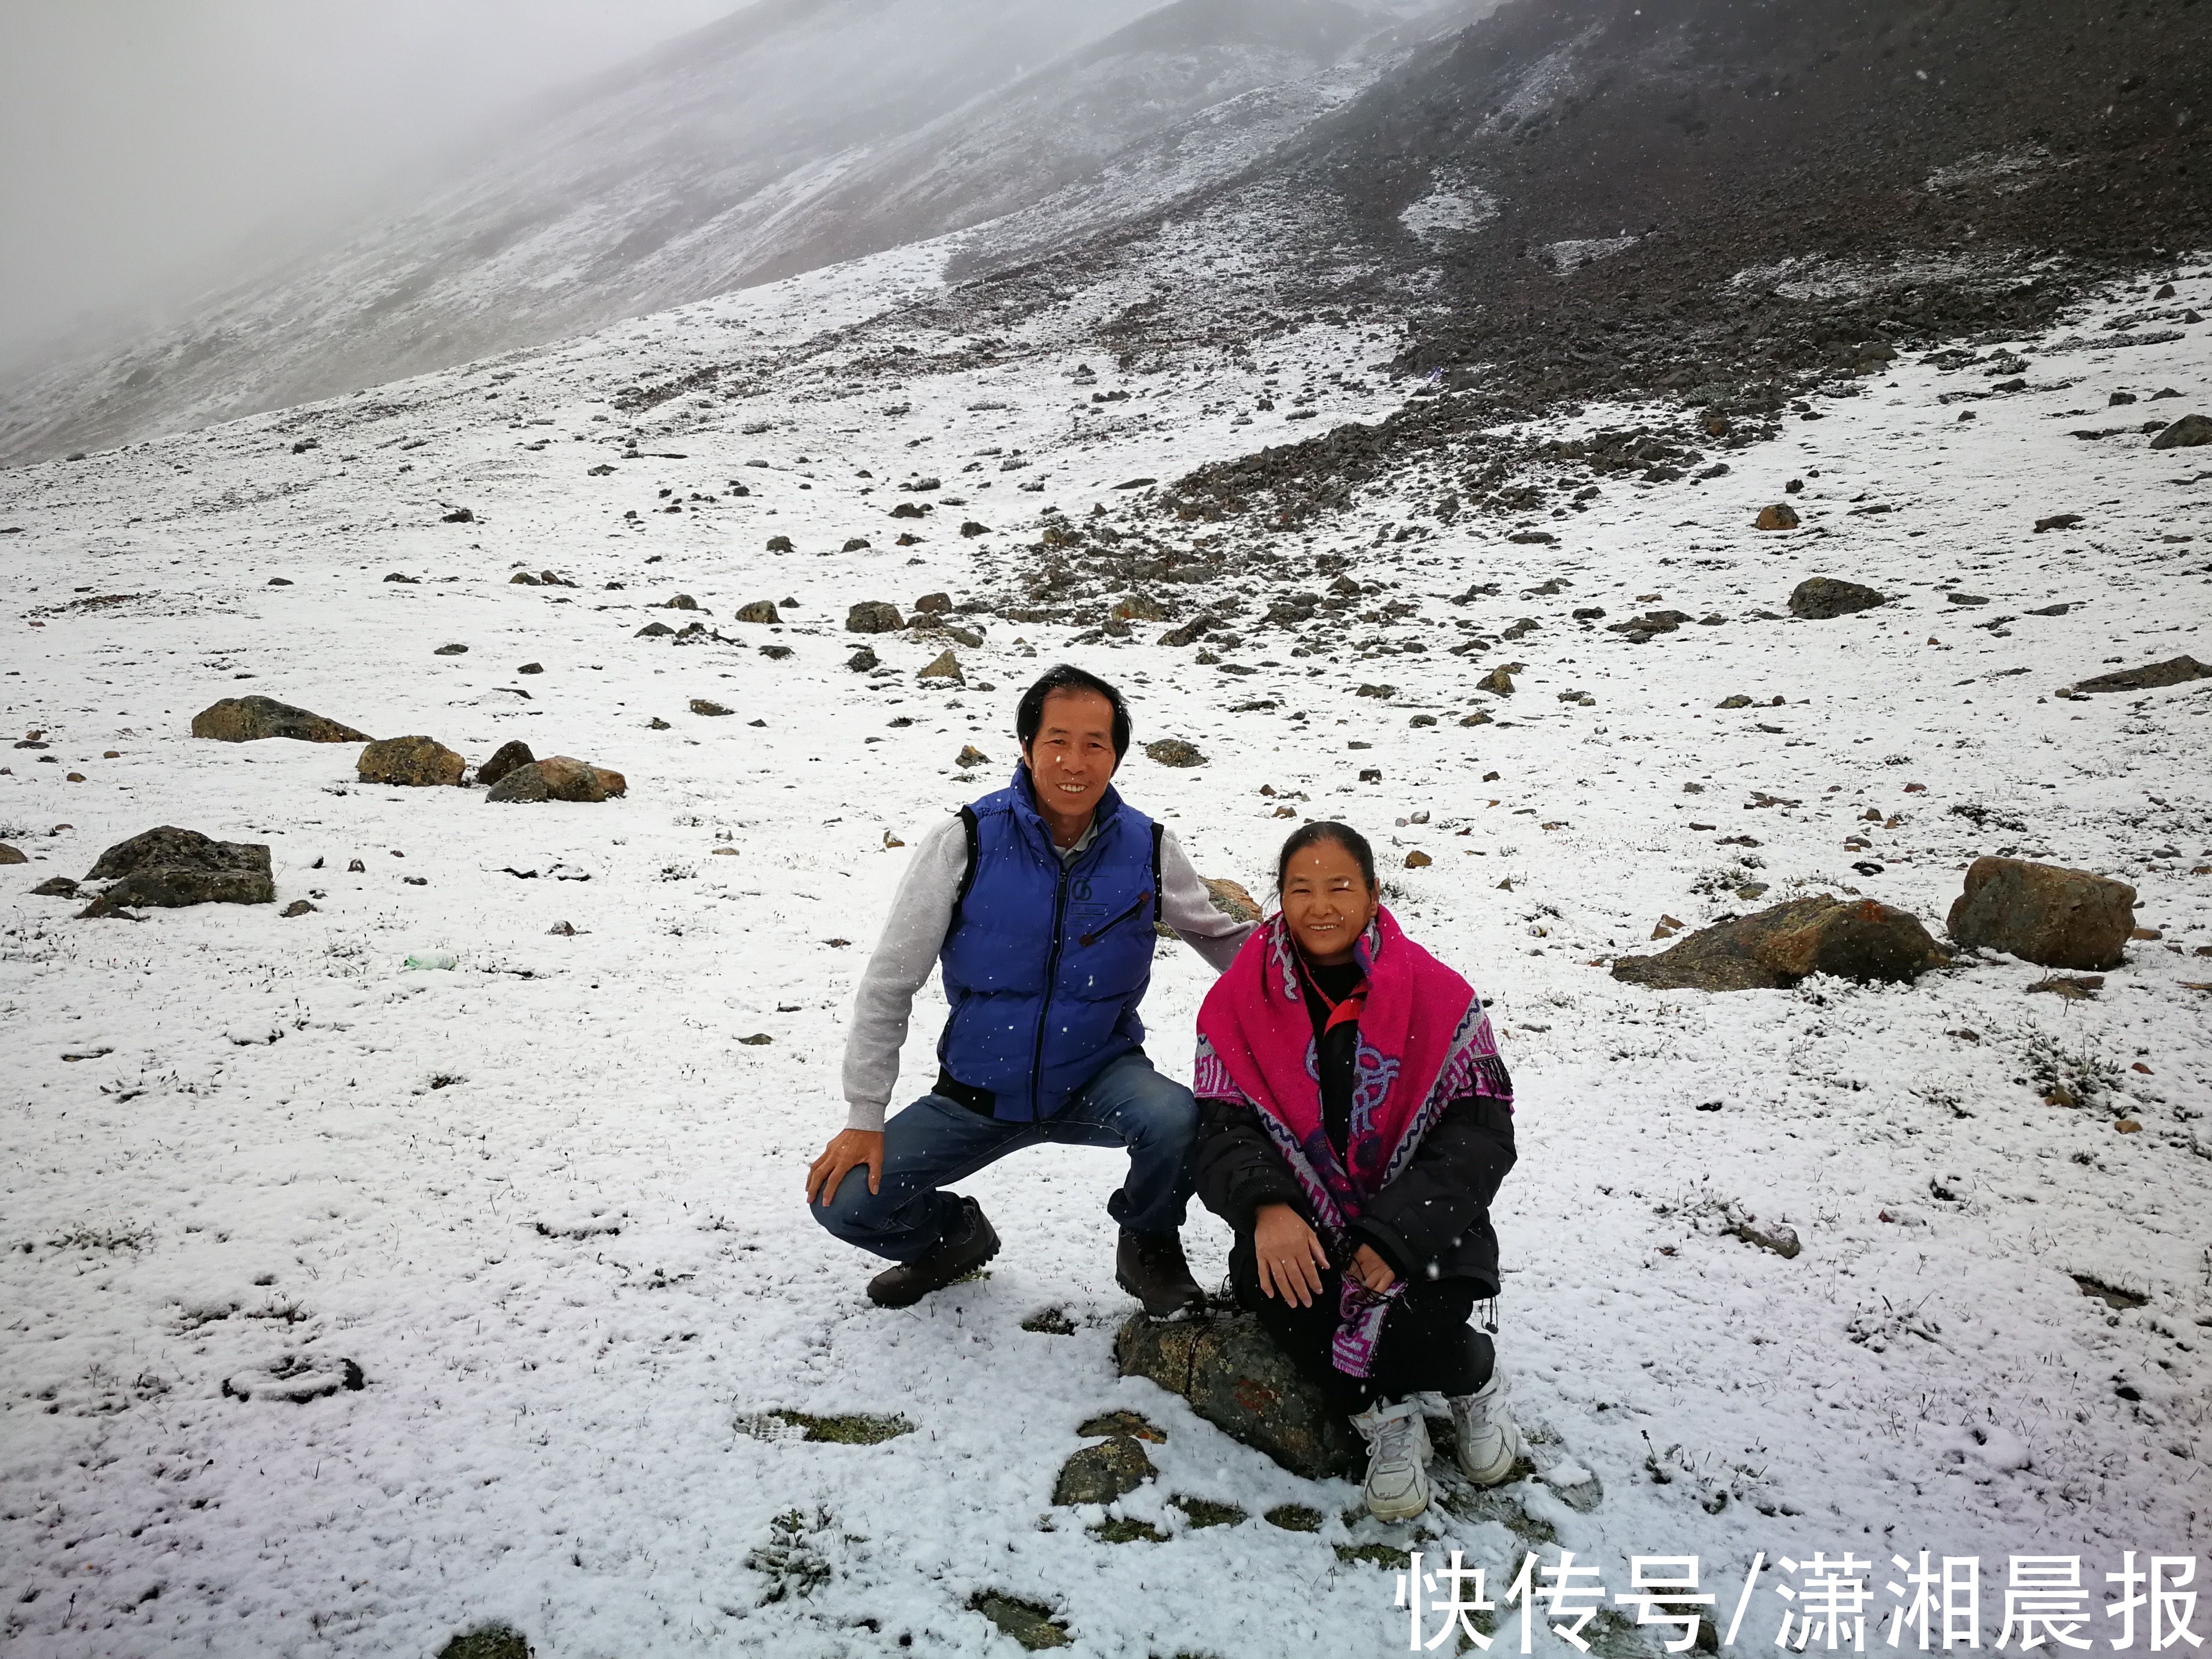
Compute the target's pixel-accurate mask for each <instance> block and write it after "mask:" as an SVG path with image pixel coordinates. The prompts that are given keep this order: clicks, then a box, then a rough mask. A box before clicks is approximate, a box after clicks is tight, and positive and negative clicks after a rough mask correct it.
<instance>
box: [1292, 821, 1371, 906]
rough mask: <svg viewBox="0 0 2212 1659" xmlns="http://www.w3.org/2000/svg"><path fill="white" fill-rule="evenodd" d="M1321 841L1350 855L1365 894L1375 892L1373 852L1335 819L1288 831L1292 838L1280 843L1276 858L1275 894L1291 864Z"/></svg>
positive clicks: (1361, 836) (1362, 838) (1348, 828)
mask: <svg viewBox="0 0 2212 1659" xmlns="http://www.w3.org/2000/svg"><path fill="white" fill-rule="evenodd" d="M1324 841H1327V842H1335V843H1336V845H1338V846H1339V847H1341V848H1344V850H1345V851H1346V852H1347V853H1349V854H1352V858H1353V859H1354V860H1356V861H1357V862H1358V866H1359V873H1360V876H1361V877H1362V878H1364V880H1365V881H1366V883H1367V890H1368V891H1369V892H1370V893H1371V892H1373V891H1375V890H1376V882H1375V849H1374V848H1371V847H1370V846H1369V845H1368V844H1367V837H1366V836H1363V835H1361V834H1360V833H1359V831H1358V830H1357V829H1353V828H1352V826H1351V825H1350V824H1348V823H1337V822H1336V821H1335V820H1334V818H1311V819H1309V820H1308V821H1307V822H1305V823H1302V824H1300V825H1299V826H1298V827H1297V829H1293V830H1291V838H1290V839H1289V840H1288V841H1286V842H1284V843H1283V850H1282V851H1281V852H1280V853H1279V854H1276V857H1275V890H1276V891H1277V892H1278V893H1279V892H1281V891H1282V890H1283V878H1285V876H1286V875H1288V874H1289V873H1290V868H1291V860H1292V859H1294V858H1296V857H1297V855H1298V854H1301V853H1303V852H1304V851H1305V850H1306V848H1309V847H1311V846H1313V845H1314V844H1316V842H1324Z"/></svg>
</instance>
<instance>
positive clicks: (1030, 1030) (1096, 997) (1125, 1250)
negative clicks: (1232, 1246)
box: [806, 664, 1252, 1318]
mask: <svg viewBox="0 0 2212 1659" xmlns="http://www.w3.org/2000/svg"><path fill="white" fill-rule="evenodd" d="M1014 726H1015V731H1016V732H1017V734H1018V736H1019V738H1020V739H1021V747H1022V763H1021V766H1020V768H1019V769H1018V770H1017V771H1016V772H1015V774H1014V781H1013V782H1012V784H1011V785H1009V786H1008V787H1006V788H1004V789H1001V790H1000V791H998V792H997V793H994V794H989V795H986V796H984V797H983V799H981V800H979V801H976V802H975V804H974V805H969V806H966V807H963V808H962V809H961V811H960V815H959V816H958V817H957V818H951V819H948V820H947V821H946V822H945V824H944V825H942V826H941V827H940V828H939V829H934V830H932V831H931V832H930V833H929V834H928V835H927V836H923V837H922V838H921V841H920V842H919V844H917V845H916V847H915V851H914V855H913V860H912V862H911V863H910V864H909V865H908V867H907V872H906V875H905V877H904V878H903V879H902V881H901V882H900V884H899V889H898V892H897V894H896V896H895V897H894V898H893V899H892V901H891V908H890V915H889V917H888V918H886V920H885V921H884V931H883V937H882V939H880V940H879V941H878V944H877V945H876V952H875V955H874V956H873V957H871V958H870V959H869V962H868V968H867V972H866V974H865V975H862V976H861V980H860V990H859V992H858V994H856V995H855V997H854V1008H853V1029H852V1034H851V1036H849V1037H848V1039H847V1042H846V1045H845V1099H846V1103H847V1105H848V1109H849V1115H848V1117H847V1119H846V1124H845V1127H844V1128H843V1129H842V1131H840V1132H839V1133H837V1134H836V1136H834V1137H832V1139H830V1142H829V1146H828V1148H827V1149H826V1150H824V1151H823V1153H822V1155H821V1157H819V1158H816V1159H815V1160H814V1163H813V1165H812V1167H811V1168H810V1169H809V1170H807V1173H806V1197H807V1202H808V1203H809V1204H810V1205H811V1206H813V1210H814V1215H815V1218H816V1219H817V1220H818V1221H820V1222H821V1224H822V1225H823V1226H824V1227H827V1228H828V1229H829V1231H831V1232H833V1233H835V1234H836V1236H837V1237H840V1238H842V1239H843V1240H845V1241H846V1242H847V1243H850V1244H857V1245H859V1246H860V1248H861V1249H866V1250H871V1251H873V1252H874V1253H875V1254H876V1255H879V1256H884V1257H885V1258H887V1259H888V1260H889V1261H891V1262H892V1263H893V1264H894V1265H892V1266H891V1267H889V1268H887V1269H885V1270H884V1272H882V1273H878V1274H877V1275H876V1276H875V1278H873V1279H871V1280H870V1281H869V1282H868V1295H869V1296H870V1297H871V1298H872V1299H873V1300H874V1301H875V1302H876V1303H878V1304H880V1305H881V1306H884V1307H886V1308H903V1307H906V1306H908V1304H912V1303H915V1302H917V1301H919V1300H920V1299H921V1297H925V1296H927V1294H928V1293H929V1292H930V1291H934V1290H938V1289H940V1288H941V1287H943V1286H945V1285H950V1284H951V1283H952V1281H953V1280H955V1279H958V1278H960V1277H962V1276H963V1274H966V1273H973V1272H974V1271H975V1269H976V1268H978V1267H981V1266H982V1265H983V1264H984V1263H985V1262H987V1261H989V1260H990V1259H991V1258H992V1257H993V1256H994V1255H997V1254H998V1250H999V1236H998V1234H997V1233H996V1232H994V1231H992V1227H991V1224H990V1222H989V1221H988V1220H987V1219H986V1218H984V1215H983V1211H982V1207H981V1206H980V1205H978V1204H977V1203H976V1202H975V1200H974V1199H972V1198H963V1197H958V1196H956V1195H955V1194H951V1193H948V1192H946V1191H945V1190H944V1189H945V1187H946V1186H948V1185H949V1184H951V1182H957V1181H961V1180H964V1179H965V1178H966V1177H968V1176H971V1175H973V1174H974V1173H975V1171H976V1170H980V1169H981V1168H982V1167H983V1166H984V1165H985V1164H994V1163H996V1162H997V1161H998V1160H999V1159H1000V1158H1004V1157H1005V1156H1006V1154H1007V1153H1009V1152H1016V1151H1018V1150H1019V1149H1020V1148H1022V1147H1024V1146H1036V1145H1037V1144H1039V1143H1041V1142H1048V1141H1052V1142H1059V1143H1060V1144H1063V1145H1073V1146H1121V1147H1125V1148H1127V1151H1128V1154H1129V1176H1128V1179H1127V1182H1124V1183H1123V1185H1122V1187H1121V1189H1120V1190H1119V1191H1117V1192H1116V1193H1115V1194H1114V1197H1113V1200H1112V1201H1111V1202H1110V1203H1109V1205H1108V1206H1107V1212H1108V1213H1109V1215H1111V1216H1112V1217H1113V1218H1114V1219H1115V1221H1117V1222H1118V1223H1120V1224H1121V1243H1120V1247H1119V1249H1118V1250H1117V1252H1116V1255H1115V1280H1116V1281H1117V1282H1118V1283H1119V1284H1120V1285H1121V1287H1122V1289H1124V1290H1126V1291H1128V1292H1129V1293H1130V1294H1131V1295H1133V1296H1134V1297H1137V1298H1138V1300H1139V1301H1140V1302H1142V1303H1143V1304H1145V1310H1146V1312H1147V1313H1150V1314H1152V1315H1153V1316H1156V1317H1162V1318H1164V1317H1166V1316H1170V1315H1172V1314H1176V1313H1180V1312H1183V1311H1185V1310H1189V1309H1192V1308H1195V1307H1196V1306H1197V1305H1198V1304H1200V1301H1201V1300H1202V1299H1203V1298H1202V1297H1201V1294H1200V1291H1199V1288H1198V1286H1197V1285H1195V1284H1194V1283H1193V1282H1192V1280H1191V1276H1190V1268H1189V1267H1188V1264H1187V1263H1186V1262H1185V1261H1184V1260H1183V1253H1182V1233H1181V1229H1182V1220H1183V1209H1184V1205H1185V1203H1186V1201H1187V1200H1188V1198H1189V1196H1190V1194H1191V1191H1192V1188H1193V1185H1194V1183H1193V1181H1192V1176H1191V1172H1190V1170H1189V1168H1188V1162H1189V1160H1188V1153H1189V1151H1190V1144H1191V1138H1192V1134H1193V1133H1194V1130H1195V1128H1196V1127H1197V1122H1198V1109H1197V1105H1196V1103H1195V1102H1194V1101H1193V1100H1192V1098H1191V1093H1190V1091H1189V1090H1188V1089H1187V1088H1185V1087H1184V1086H1183V1085H1182V1084H1180V1083H1177V1082H1176V1081H1175V1080H1174V1079H1170V1078H1166V1077H1163V1076H1161V1075H1160V1073H1158V1072H1156V1071H1154V1070H1153V1069H1152V1062H1151V1061H1150V1060H1147V1059H1146V1057H1145V1050H1144V1048H1143V1043H1144V1039H1145V1028H1144V1024H1143V1022H1142V1021H1141V1020H1139V1018H1137V1005H1138V1004H1139V1002H1141V1001H1142V1000H1144V995H1145V989H1146V986H1147V985H1148V984H1149V983H1150V982H1151V980H1152V947H1153V941H1154V939H1155V937H1156V935H1155V933H1154V931H1153V927H1154V924H1155V923H1156V922H1165V923H1166V924H1167V926H1168V927H1170V928H1172V929H1173V930H1174V931H1175V932H1176V933H1178V934H1180V935H1181V936H1182V939H1183V941H1184V942H1185V943H1186V944H1188V945H1190V946H1191V947H1192V948H1193V949H1194V950H1195V951H1198V952H1199V954H1200V955H1201V956H1203V957H1206V960H1207V961H1208V962H1210V963H1212V964H1213V967H1214V969H1215V971H1216V972H1218V971H1219V970H1221V969H1224V968H1226V967H1227V966H1228V965H1229V963H1230V960H1231V958H1232V957H1235V956H1236V954H1237V947H1238V946H1239V945H1243V942H1244V939H1245V936H1246V935H1247V934H1249V933H1250V932H1251V931H1252V928H1251V924H1250V923H1249V922H1243V921H1236V920H1234V919H1233V918H1231V917H1230V916H1227V915H1223V914H1222V913H1221V912H1220V911H1219V910H1218V909H1216V908H1214V906H1213V903H1212V899H1211V897H1210V896H1209V895H1208V893H1207V891H1206V885H1205V884H1204V883H1203V882H1202V881H1200V878H1199V876H1198V872H1196V871H1194V869H1192V867H1191V864H1190V860H1189V859H1188V857H1187V856H1186V855H1185V854H1184V853H1183V850H1182V847H1181V846H1180V845H1179V844H1178V843H1177V842H1176V838H1175V836H1173V835H1172V834H1170V832H1169V831H1168V830H1166V829H1164V828H1163V827H1162V826H1161V825H1159V824H1158V823H1154V822H1152V819H1150V818H1148V817H1145V815H1144V814H1143V813H1141V812H1139V811H1136V810H1135V809H1134V808H1133V807H1131V806H1128V805H1126V804H1124V803H1123V801H1122V799H1121V796H1120V795H1118V794H1116V793H1115V790H1114V787H1113V784H1112V782H1111V780H1112V778H1113V775H1114V773H1115V769H1116V768H1118V767H1119V766H1120V765H1121V757H1122V756H1123V755H1124V754H1126V753H1127V751H1128V747H1129V711H1128V709H1127V707H1126V706H1125V705H1124V704H1123V702H1122V701H1121V693H1120V692H1118V691H1116V690H1115V689H1114V688H1113V687H1112V686H1110V685H1109V684H1106V682H1105V681H1103V680H1102V679H1100V678H1097V676H1096V675H1092V674H1087V673H1085V672H1084V671H1082V670H1081V669H1079V668H1073V667H1069V666H1067V665H1065V664H1062V665H1060V666H1059V667H1057V668H1054V669H1053V670H1052V671H1050V672H1049V673H1048V674H1046V675H1045V676H1044V678H1042V679H1040V680H1039V681H1037V683H1036V684H1035V685H1032V686H1031V687H1030V689H1029V690H1028V691H1027V692H1025V693H1024V694H1023V696H1022V700H1021V703H1020V705H1019V707H1018V708H1017V709H1016V711H1015V716H1014ZM940 965H941V967H942V969H943V972H944V976H945V1000H946V1001H947V1002H949V1003H951V1005H952V1012H951V1018H948V1019H947V1020H946V1021H945V1033H944V1035H943V1036H941V1037H940V1038H939V1040H938V1044H937V1056H938V1060H939V1071H938V1074H937V1082H936V1084H935V1085H934V1086H933V1088H932V1089H931V1090H930V1091H929V1092H928V1093H927V1094H926V1095H924V1096H922V1097H921V1099H919V1100H917V1101H915V1103H914V1104H912V1105H911V1106H908V1108H907V1109H905V1110H904V1111H902V1112H901V1113H900V1114H899V1115H897V1116H896V1117H894V1118H892V1119H891V1120H890V1122H889V1123H886V1122H884V1110H885V1108H886V1107H887V1105H888V1104H889V1103H890V1094H891V1089H892V1085H894V1084H896V1082H897V1080H898V1061H899V1049H900V1047H901V1046H902V1044H903V1043H904V1042H905V1040H906V1031H907V1022H908V1017H909V1016H910V1015H911V1013H912V1012H913V1008H914V994H915V992H916V991H917V990H919V989H920V988H921V986H922V984H923V982H924V981H926V980H927V979H928V977H929V973H930V969H932V968H933V967H938V966H940ZM851 1176H865V1178H864V1179H857V1180H856V1179H848V1177H851Z"/></svg>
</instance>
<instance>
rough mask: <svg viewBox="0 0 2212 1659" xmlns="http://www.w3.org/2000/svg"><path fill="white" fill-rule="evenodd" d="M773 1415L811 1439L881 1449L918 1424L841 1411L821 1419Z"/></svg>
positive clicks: (787, 1413) (786, 1413)
mask: <svg viewBox="0 0 2212 1659" xmlns="http://www.w3.org/2000/svg"><path fill="white" fill-rule="evenodd" d="M769 1416H770V1417H773V1418H775V1419H778V1420H779V1421H781V1422H785V1423H788V1424H790V1425H792V1426H793V1428H803V1429H805V1431H806V1433H805V1439H807V1440H810V1441H826V1442H829V1443H832V1444H835V1445H839V1446H879V1445H881V1444H882V1443H884V1441H886V1440H896V1439H897V1438H898V1437H900V1436H901V1435H902V1434H912V1433H913V1432H914V1425H913V1424H911V1423H909V1422H908V1421H907V1420H906V1419H904V1418H903V1417H878V1416H876V1415H873V1414H872V1413H868V1412H841V1413H836V1414H835V1415H833V1416H829V1417H817V1416H815V1415H814V1414H813V1413H811V1412H792V1411H773V1412H770V1413H769Z"/></svg>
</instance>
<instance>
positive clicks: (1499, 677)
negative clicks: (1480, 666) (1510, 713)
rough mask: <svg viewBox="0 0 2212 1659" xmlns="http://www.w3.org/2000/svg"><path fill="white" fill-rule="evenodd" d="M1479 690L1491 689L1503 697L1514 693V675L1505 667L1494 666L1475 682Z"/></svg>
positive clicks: (1475, 687) (1476, 688)
mask: <svg viewBox="0 0 2212 1659" xmlns="http://www.w3.org/2000/svg"><path fill="white" fill-rule="evenodd" d="M1474 689H1475V690H1478V691H1490V692H1494V693H1496V694H1497V695H1498V696H1501V697H1510V696H1512V695H1513V676H1512V675H1510V674H1509V673H1507V672H1506V671H1505V670H1504V669H1503V668H1493V669H1492V670H1491V671H1489V672H1488V673H1487V674H1485V675H1484V676H1483V677H1482V678H1480V679H1479V680H1477V681H1476V682H1475V683H1474Z"/></svg>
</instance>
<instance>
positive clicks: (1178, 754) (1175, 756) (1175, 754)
mask: <svg viewBox="0 0 2212 1659" xmlns="http://www.w3.org/2000/svg"><path fill="white" fill-rule="evenodd" d="M1145 757H1146V759H1148V760H1150V761H1151V762H1152V763H1153V764H1154V765H1155V766H1176V767H1184V766H1203V765H1205V764H1206V757H1205V756H1204V755H1202V754H1200V752H1199V750H1198V745H1197V744H1194V743H1188V742H1186V741H1184V740H1183V739H1182V738H1160V739H1159V740H1158V742H1156V743H1148V744H1146V745H1145Z"/></svg>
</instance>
